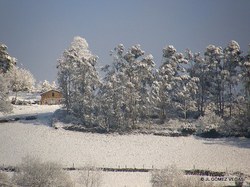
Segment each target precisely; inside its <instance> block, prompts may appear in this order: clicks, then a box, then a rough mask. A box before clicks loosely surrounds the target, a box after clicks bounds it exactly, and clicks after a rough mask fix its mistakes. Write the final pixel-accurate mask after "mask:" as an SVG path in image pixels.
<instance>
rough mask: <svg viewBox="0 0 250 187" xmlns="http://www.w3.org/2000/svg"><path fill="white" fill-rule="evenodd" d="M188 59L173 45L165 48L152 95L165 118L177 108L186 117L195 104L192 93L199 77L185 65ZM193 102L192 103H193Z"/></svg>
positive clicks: (162, 117) (195, 88)
mask: <svg viewBox="0 0 250 187" xmlns="http://www.w3.org/2000/svg"><path fill="white" fill-rule="evenodd" d="M187 63H188V61H187V60H186V59H185V58H184V55H183V54H182V53H178V52H176V49H175V48H174V47H173V46H171V45H170V46H167V47H165V48H164V49H163V61H162V65H161V66H160V68H159V71H158V73H157V75H156V76H157V78H156V80H155V82H154V83H153V91H152V95H153V98H155V100H156V103H157V105H156V106H157V107H158V108H159V110H160V116H161V119H162V120H164V119H165V118H166V117H167V116H171V113H175V114H176V111H177V109H181V111H183V112H184V116H185V117H186V114H187V111H188V110H189V109H190V107H191V106H193V105H194V104H195V101H194V100H193V96H192V94H195V93H196V90H197V85H196V82H197V81H198V80H199V79H198V78H191V77H190V76H189V75H188V73H187V71H186V68H185V66H184V64H187ZM191 103H192V104H191Z"/></svg>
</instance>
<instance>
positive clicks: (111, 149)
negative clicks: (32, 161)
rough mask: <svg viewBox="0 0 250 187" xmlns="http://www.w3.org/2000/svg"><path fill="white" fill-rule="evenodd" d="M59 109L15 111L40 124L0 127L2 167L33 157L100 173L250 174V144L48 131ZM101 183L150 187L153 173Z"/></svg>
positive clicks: (236, 140) (239, 140) (106, 178)
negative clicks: (167, 170)
mask: <svg viewBox="0 0 250 187" xmlns="http://www.w3.org/2000/svg"><path fill="white" fill-rule="evenodd" d="M58 108H59V106H39V105H33V106H15V108H14V113H13V114H11V115H25V114H29V113H36V114H37V115H38V119H37V120H29V121H25V120H22V121H18V122H10V123H0V165H5V166H16V165H17V164H18V163H20V162H21V159H22V158H23V157H25V156H27V155H30V156H35V157H39V158H41V159H42V160H45V161H56V162H59V163H61V164H62V165H63V166H64V167H72V166H73V165H74V166H75V167H83V166H85V165H89V164H91V165H95V166H97V167H115V168H118V167H128V168H134V167H136V168H152V167H153V168H158V169H160V168H164V167H165V166H168V165H171V164H175V165H176V166H177V167H178V168H180V169H193V168H196V169H208V170H213V171H229V172H231V171H240V172H243V173H245V174H250V139H246V138H221V139H203V138H198V137H195V136H189V137H163V136H154V135H142V134H131V135H118V134H109V135H105V134H92V133H82V132H72V131H66V130H63V129H54V128H52V127H50V126H48V121H49V120H50V118H51V115H52V113H53V111H55V110H56V109H58ZM5 117H6V116H5ZM41 119H42V120H41ZM73 176H74V174H73ZM73 178H74V177H73ZM103 180H104V184H106V185H104V186H108V185H109V184H108V181H114V180H119V181H124V182H120V183H118V184H121V185H118V186H140V185H142V184H143V185H142V186H150V183H149V180H150V173H111V172H105V173H104V176H103ZM105 181H106V182H105ZM138 181H139V182H138ZM142 181H143V182H142ZM136 182H138V185H137V184H136Z"/></svg>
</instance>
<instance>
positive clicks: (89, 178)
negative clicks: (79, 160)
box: [79, 166, 102, 187]
mask: <svg viewBox="0 0 250 187" xmlns="http://www.w3.org/2000/svg"><path fill="white" fill-rule="evenodd" d="M101 182H102V175H101V171H100V170H99V169H97V168H96V167H94V166H86V167H85V168H84V171H82V172H81V175H80V178H79V183H80V184H81V186H83V187H99V186H101Z"/></svg>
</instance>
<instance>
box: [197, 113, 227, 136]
mask: <svg viewBox="0 0 250 187" xmlns="http://www.w3.org/2000/svg"><path fill="white" fill-rule="evenodd" d="M224 123H225V122H224V120H223V119H222V118H221V117H220V116H218V115H216V114H215V113H214V112H211V113H207V114H205V115H204V116H201V117H200V118H199V119H198V120H197V130H198V133H203V132H209V131H210V130H215V131H218V129H219V127H220V126H222V125H223V124H224Z"/></svg>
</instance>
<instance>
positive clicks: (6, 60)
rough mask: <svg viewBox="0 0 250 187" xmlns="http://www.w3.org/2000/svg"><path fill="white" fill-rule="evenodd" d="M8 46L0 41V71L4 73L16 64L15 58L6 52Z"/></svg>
mask: <svg viewBox="0 0 250 187" xmlns="http://www.w3.org/2000/svg"><path fill="white" fill-rule="evenodd" d="M7 49H8V47H7V46H6V45H5V44H2V43H0V73H6V72H7V71H8V70H10V69H11V68H12V67H13V66H15V65H16V62H17V60H16V58H14V57H11V56H10V55H9V53H8V52H7Z"/></svg>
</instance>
